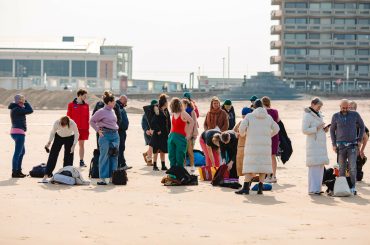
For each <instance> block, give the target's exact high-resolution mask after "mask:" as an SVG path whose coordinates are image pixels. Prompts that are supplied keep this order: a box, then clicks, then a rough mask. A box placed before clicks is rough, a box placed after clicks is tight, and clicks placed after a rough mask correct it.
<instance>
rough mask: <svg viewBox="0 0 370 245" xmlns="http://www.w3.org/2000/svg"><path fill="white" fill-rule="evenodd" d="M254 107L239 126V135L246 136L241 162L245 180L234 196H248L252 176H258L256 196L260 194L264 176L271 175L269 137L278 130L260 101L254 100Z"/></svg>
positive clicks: (277, 126)
mask: <svg viewBox="0 0 370 245" xmlns="http://www.w3.org/2000/svg"><path fill="white" fill-rule="evenodd" d="M254 106H255V108H256V109H255V110H254V111H253V112H252V113H249V114H248V115H247V116H246V117H245V118H244V119H243V121H242V122H241V124H240V126H239V133H240V135H241V136H244V135H246V140H245V146H244V160H243V174H244V176H245V180H244V185H243V188H242V189H241V190H239V191H236V192H235V193H236V194H247V195H248V194H249V186H250V182H251V179H252V177H253V175H254V174H259V180H260V182H259V183H258V192H257V194H262V193H263V192H262V188H263V181H264V179H265V177H266V174H271V173H272V160H271V137H273V136H275V135H276V134H277V133H278V132H279V130H280V128H279V125H278V124H277V123H276V122H275V121H274V120H273V119H272V117H271V116H270V115H269V114H268V113H267V110H266V109H265V108H263V107H262V106H263V105H262V102H261V100H256V101H255V102H254Z"/></svg>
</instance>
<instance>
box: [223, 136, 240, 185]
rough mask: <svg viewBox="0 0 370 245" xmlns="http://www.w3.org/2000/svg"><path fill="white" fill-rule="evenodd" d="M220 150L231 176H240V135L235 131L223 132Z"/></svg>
mask: <svg viewBox="0 0 370 245" xmlns="http://www.w3.org/2000/svg"><path fill="white" fill-rule="evenodd" d="M220 150H221V158H222V164H227V165H228V169H229V171H230V178H238V174H237V171H236V153H237V151H238V137H237V136H236V133H235V131H233V130H227V131H225V132H222V133H221V140H220Z"/></svg>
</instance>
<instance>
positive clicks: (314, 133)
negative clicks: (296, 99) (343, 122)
mask: <svg viewBox="0 0 370 245" xmlns="http://www.w3.org/2000/svg"><path fill="white" fill-rule="evenodd" d="M322 106H323V103H322V101H321V100H320V99H319V98H314V99H313V100H312V101H311V106H310V107H308V108H305V109H304V115H303V122H302V132H303V133H304V134H305V135H306V136H307V137H306V166H307V167H308V194H310V195H312V194H316V195H320V194H321V193H322V192H321V186H322V179H323V175H324V165H327V164H329V158H328V152H327V148H326V135H325V133H327V132H328V131H329V127H325V123H324V120H323V117H322V115H321V113H320V110H321V107H322Z"/></svg>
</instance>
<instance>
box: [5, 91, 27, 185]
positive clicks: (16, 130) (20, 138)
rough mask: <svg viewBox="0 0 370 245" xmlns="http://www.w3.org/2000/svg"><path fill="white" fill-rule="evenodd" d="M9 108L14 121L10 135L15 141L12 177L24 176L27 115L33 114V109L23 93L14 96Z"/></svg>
mask: <svg viewBox="0 0 370 245" xmlns="http://www.w3.org/2000/svg"><path fill="white" fill-rule="evenodd" d="M8 109H9V110H10V119H11V122H12V128H11V130H10V135H11V137H12V139H13V140H14V142H15V149H14V154H13V160H12V178H24V177H26V175H25V174H23V173H22V160H23V156H24V154H25V147H24V142H25V138H26V131H27V121H26V115H29V114H31V113H32V112H33V109H32V107H31V105H30V103H28V102H27V100H26V99H25V97H24V96H23V95H21V94H17V95H16V96H14V102H12V103H10V105H9V106H8Z"/></svg>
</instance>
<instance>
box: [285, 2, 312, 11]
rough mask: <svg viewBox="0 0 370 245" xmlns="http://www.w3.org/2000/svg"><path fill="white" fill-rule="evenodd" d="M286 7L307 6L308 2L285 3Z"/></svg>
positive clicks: (301, 7) (300, 7)
mask: <svg viewBox="0 0 370 245" xmlns="http://www.w3.org/2000/svg"><path fill="white" fill-rule="evenodd" d="M285 8H299V9H304V8H307V3H302V2H296V3H285Z"/></svg>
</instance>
